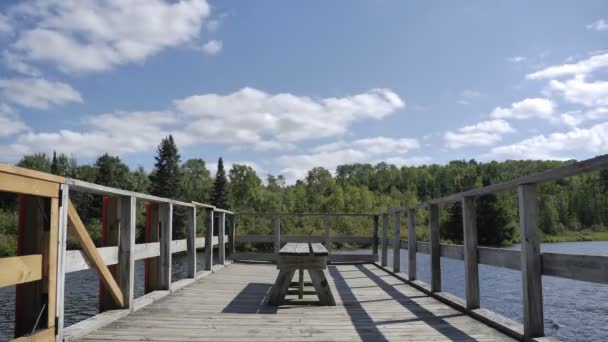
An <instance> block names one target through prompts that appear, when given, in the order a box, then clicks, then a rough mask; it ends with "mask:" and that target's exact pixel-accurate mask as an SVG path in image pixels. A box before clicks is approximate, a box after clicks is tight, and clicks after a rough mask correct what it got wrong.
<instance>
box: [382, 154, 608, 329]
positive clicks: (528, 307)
mask: <svg viewBox="0 0 608 342" xmlns="http://www.w3.org/2000/svg"><path fill="white" fill-rule="evenodd" d="M606 167H608V155H604V156H600V157H596V158H593V159H589V160H585V161H581V162H575V163H572V164H568V165H565V166H562V167H559V168H555V169H550V170H547V171H544V172H541V173H538V174H534V175H530V176H526V177H521V178H517V179H514V180H511V181H508V182H504V183H498V184H493V185H490V186H486V187H483V188H478V189H473V190H469V191H465V192H461V193H458V194H453V195H449V196H445V197H441V198H436V199H432V200H430V201H426V202H424V203H420V204H416V205H412V206H408V207H401V208H394V209H390V210H388V211H386V212H384V213H381V216H382V232H383V233H382V247H381V249H382V255H381V265H382V266H387V253H388V246H389V238H388V234H387V233H388V225H389V219H390V216H393V221H394V223H393V229H394V233H393V237H392V239H393V241H392V252H393V265H392V270H393V272H395V273H397V272H400V271H401V265H400V251H401V250H402V249H406V250H407V251H408V258H407V259H408V270H407V279H405V280H406V281H408V282H409V283H410V284H412V285H414V286H416V287H418V288H420V289H421V290H423V291H425V292H427V293H429V294H431V295H433V296H435V297H436V298H438V299H440V300H443V301H445V302H447V303H449V304H451V305H453V306H456V307H460V308H462V309H463V310H464V311H466V312H468V313H469V314H471V315H473V316H475V317H476V318H478V319H480V320H483V321H485V322H486V323H488V324H491V325H495V326H496V325H497V326H498V327H499V328H503V330H504V331H505V332H508V333H511V335H513V336H515V337H520V338H526V339H527V338H534V337H541V336H543V335H544V326H543V318H544V317H543V294H542V275H548V276H554V277H561V278H567V279H574V280H580V281H587V282H594V283H600V284H608V257H607V256H594V255H573V254H563V253H541V251H540V231H539V228H538V197H537V190H536V189H537V185H538V184H540V183H544V182H548V181H554V180H558V179H561V178H565V177H570V176H574V175H577V174H580V173H584V172H590V171H596V170H600V169H603V168H606ZM513 189H517V194H518V199H519V227H520V237H521V241H520V242H521V251H518V250H508V249H501V248H490V247H479V246H478V244H477V226H476V212H475V197H478V196H483V195H487V194H491V193H496V192H499V191H506V190H513ZM456 201H462V216H463V230H464V231H463V236H464V245H447V244H441V243H440V241H439V205H445V204H450V203H453V202H456ZM420 209H426V210H428V214H429V230H430V242H420V241H416V227H415V220H414V218H415V215H416V210H420ZM403 215H405V216H407V219H408V220H407V222H408V223H407V228H408V238H407V240H402V239H401V236H400V232H401V227H400V225H401V216H403ZM416 253H424V254H430V259H431V262H430V268H431V269H430V273H431V281H430V284H425V283H423V282H421V281H419V280H417V279H416ZM441 257H445V258H450V259H457V260H463V261H464V264H465V297H466V298H465V301H464V302H462V301H460V300H459V299H458V298H455V297H454V296H451V295H449V294H446V293H443V292H441V291H442V286H441V263H440V258H441ZM479 264H484V265H490V266H495V267H502V268H508V269H512V270H517V271H520V272H521V282H522V294H523V296H522V304H523V322H524V324H523V328H520V327H519V326H518V324H514V322H512V321H509V320H507V319H505V318H504V317H500V316H499V315H497V314H495V313H492V312H489V311H487V310H484V309H480V296H479V271H478V265H479ZM500 322H503V323H500ZM505 322H506V323H505Z"/></svg>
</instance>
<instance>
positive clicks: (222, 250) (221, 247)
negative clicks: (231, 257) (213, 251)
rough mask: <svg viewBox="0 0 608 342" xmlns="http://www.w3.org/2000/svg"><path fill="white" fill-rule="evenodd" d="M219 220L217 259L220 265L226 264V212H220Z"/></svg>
mask: <svg viewBox="0 0 608 342" xmlns="http://www.w3.org/2000/svg"><path fill="white" fill-rule="evenodd" d="M218 214H219V220H218V221H219V222H218V230H217V241H218V246H217V250H218V252H217V259H218V261H217V262H218V263H219V264H220V265H224V264H225V263H226V241H225V239H224V236H225V234H226V213H224V212H219V213H218Z"/></svg>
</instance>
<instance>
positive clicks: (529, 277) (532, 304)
mask: <svg viewBox="0 0 608 342" xmlns="http://www.w3.org/2000/svg"><path fill="white" fill-rule="evenodd" d="M517 193H518V197H519V229H520V233H519V235H520V237H521V285H522V288H523V290H522V299H523V307H524V335H525V336H526V337H528V338H531V337H540V336H543V335H544V326H543V285H542V277H541V266H542V264H541V257H540V236H539V232H538V199H537V197H536V185H535V184H525V185H520V186H519V188H518V191H517Z"/></svg>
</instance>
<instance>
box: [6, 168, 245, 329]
mask: <svg viewBox="0 0 608 342" xmlns="http://www.w3.org/2000/svg"><path fill="white" fill-rule="evenodd" d="M0 191H3V192H12V193H17V194H19V242H18V250H17V254H18V256H15V257H6V258H0V287H6V286H14V285H16V286H17V291H16V305H15V331H14V335H15V338H17V340H19V341H55V340H57V341H62V340H64V338H65V339H66V340H69V339H75V338H78V337H80V336H82V335H84V334H86V333H87V332H89V331H91V330H93V329H95V328H96V327H98V326H101V325H103V324H104V321H108V320H113V319H115V318H116V317H118V316H121V315H126V314H128V313H129V312H132V311H133V310H135V309H137V308H138V307H141V306H143V305H146V304H147V303H150V302H152V301H154V300H156V299H158V298H161V297H162V296H164V295H167V294H169V293H170V292H171V291H173V290H175V289H177V288H181V287H183V286H185V285H187V284H189V283H191V282H192V281H194V279H196V278H200V277H203V276H206V275H208V274H210V273H211V272H212V271H213V270H214V269H216V268H217V267H221V266H222V265H224V264H225V262H226V247H227V245H229V246H230V248H229V250H230V251H232V250H233V249H234V239H233V236H234V234H233V232H234V229H233V226H232V227H230V228H229V229H228V231H226V216H227V215H233V213H232V212H231V211H227V210H224V209H220V208H216V207H213V206H211V205H207V204H203V203H197V202H192V203H187V202H182V201H177V200H173V199H167V198H161V197H156V196H151V195H148V194H143V193H136V192H131V191H125V190H120V189H115V188H111V187H106V186H101V185H97V184H92V183H87V182H83V181H79V180H75V179H70V178H64V177H58V176H54V175H50V174H46V173H42V172H37V171H32V170H28V169H23V168H18V167H13V166H10V165H6V164H0ZM71 192H84V193H93V194H97V195H102V196H107V197H108V199H109V203H111V207H112V208H113V210H111V211H110V212H109V213H108V215H109V216H111V217H110V218H109V220H110V221H111V222H112V229H109V230H108V231H107V234H108V237H109V240H111V241H114V242H115V243H116V245H115V246H109V247H99V248H96V246H95V244H94V242H93V240H92V239H91V237H90V235H89V233H88V231H87V229H86V227H85V224H84V223H83V221H82V220H81V219H80V216H79V215H78V208H76V207H75V206H74V204H73V203H72V201H71V200H70V193H71ZM137 201H143V202H145V203H149V204H150V205H149V206H148V209H149V215H148V217H149V220H148V222H147V224H148V225H149V228H150V230H149V232H148V233H149V234H148V235H149V237H151V239H150V242H146V243H142V244H136V243H135V232H136V205H137ZM176 206H180V207H184V208H186V212H187V220H186V236H187V238H186V239H183V240H172V229H173V208H174V207H176ZM199 209H200V210H203V211H205V214H206V215H205V217H206V219H207V222H206V229H205V237H201V238H199V237H197V236H196V215H197V210H199ZM231 221H232V222H234V220H231ZM214 226H217V233H216V234H214ZM68 227H69V228H70V229H71V230H72V231H73V233H74V235H75V236H76V238H77V239H78V241H79V243H80V246H81V248H82V249H81V250H66V241H67V231H68ZM209 242H210V243H209ZM208 243H209V245H210V247H212V246H218V248H217V251H218V255H217V264H216V265H214V263H213V260H214V257H213V253H214V249H213V248H205V247H207V244H208ZM200 248H205V267H204V270H202V271H200V272H197V267H196V264H197V263H196V250H197V249H200ZM179 252H187V257H186V262H187V267H186V270H187V272H186V273H187V274H186V278H185V279H182V280H179V281H176V282H172V279H171V275H172V272H171V266H172V255H173V254H174V253H179ZM140 259H146V262H147V264H146V292H147V293H148V294H146V295H144V296H142V297H140V298H138V299H137V300H135V299H134V270H135V266H134V264H135V260H140ZM89 268H93V269H95V270H96V271H97V272H98V274H99V277H100V280H101V282H102V283H103V288H104V290H105V291H104V292H106V293H107V294H108V295H109V296H107V298H103V299H100V311H102V313H101V314H99V315H97V316H95V317H94V318H93V319H89V320H85V321H82V322H80V323H77V324H74V325H72V326H70V327H68V328H64V293H65V275H66V274H67V273H70V272H76V271H81V270H86V269H89Z"/></svg>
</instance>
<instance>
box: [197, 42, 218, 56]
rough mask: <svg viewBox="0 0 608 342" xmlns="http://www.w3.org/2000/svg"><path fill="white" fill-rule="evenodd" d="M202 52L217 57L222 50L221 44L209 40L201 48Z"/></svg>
mask: <svg viewBox="0 0 608 342" xmlns="http://www.w3.org/2000/svg"><path fill="white" fill-rule="evenodd" d="M201 49H202V51H203V52H204V53H205V54H207V55H209V56H214V55H217V54H218V53H219V52H220V51H221V50H222V42H221V41H219V40H210V41H208V42H207V43H205V44H204V45H203V46H202V48H201Z"/></svg>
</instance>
